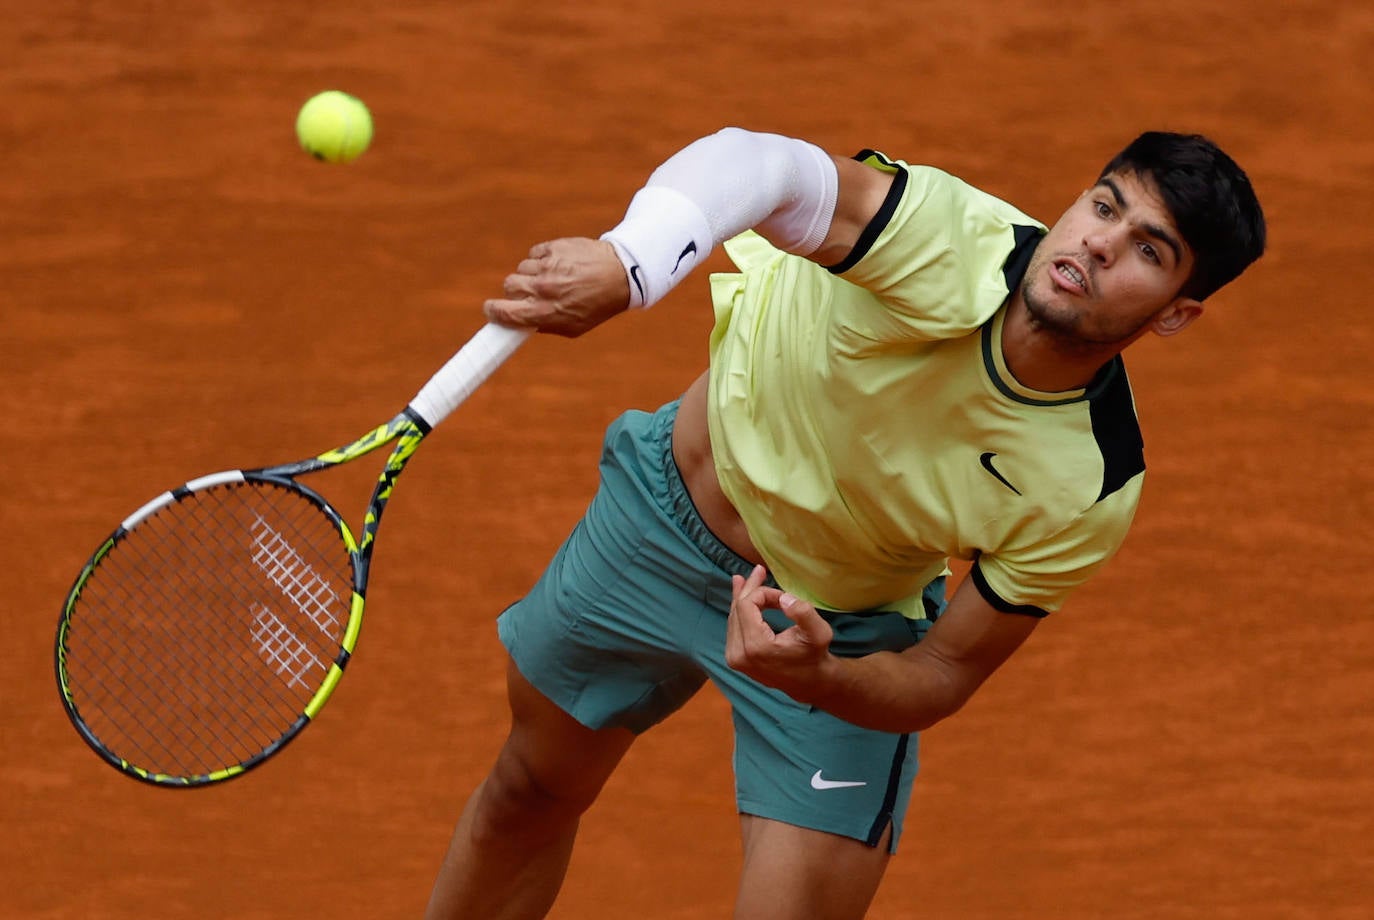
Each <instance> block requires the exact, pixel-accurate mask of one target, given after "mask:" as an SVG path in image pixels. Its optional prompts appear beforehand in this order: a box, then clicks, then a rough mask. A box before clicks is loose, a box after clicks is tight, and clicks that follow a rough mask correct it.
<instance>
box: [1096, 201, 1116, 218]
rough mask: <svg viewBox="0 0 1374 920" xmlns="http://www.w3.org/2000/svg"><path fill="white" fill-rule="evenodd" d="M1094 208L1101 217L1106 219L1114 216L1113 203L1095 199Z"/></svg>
mask: <svg viewBox="0 0 1374 920" xmlns="http://www.w3.org/2000/svg"><path fill="white" fill-rule="evenodd" d="M1093 210H1095V211H1096V212H1097V216H1098V217H1101V218H1103V219H1104V220H1105V219H1106V218H1108V217H1111V216H1112V208H1111V205H1109V204H1107V202H1105V201H1094V202H1093Z"/></svg>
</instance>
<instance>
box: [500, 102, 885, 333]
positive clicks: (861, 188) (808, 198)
mask: <svg viewBox="0 0 1374 920" xmlns="http://www.w3.org/2000/svg"><path fill="white" fill-rule="evenodd" d="M890 183H891V176H889V175H887V174H885V173H881V172H878V171H876V170H873V169H869V168H868V167H866V166H863V165H861V164H859V163H857V162H855V161H853V160H847V159H838V158H835V157H832V156H831V155H829V154H827V153H826V152H825V151H823V150H821V149H820V148H819V147H817V146H816V145H814V144H811V143H809V142H807V141H802V140H798V139H796V138H789V137H783V136H781V135H778V134H761V133H756V132H752V131H745V130H743V129H741V128H725V129H723V130H721V131H718V132H716V133H715V134H712V135H708V136H707V137H703V138H701V139H699V140H697V141H694V142H693V143H691V144H689V145H688V146H687V147H685V148H683V149H682V150H680V151H678V152H677V153H676V154H674V155H673V156H672V157H670V158H669V159H668V160H667V161H665V162H664V163H663V164H662V165H661V166H659V167H658V168H657V169H656V170H654V172H653V174H652V175H650V177H649V180H648V182H647V183H646V184H645V186H644V187H643V188H641V189H640V190H639V191H638V192H636V193H635V195H634V197H633V198H632V199H631V201H630V205H629V208H628V210H627V211H626V213H625V217H624V219H623V220H621V222H620V223H619V224H617V225H616V226H615V227H614V228H613V229H611V230H609V231H608V232H606V233H605V234H603V235H602V237H601V239H600V240H588V239H564V240H554V241H552V242H549V243H541V244H539V245H538V246H535V247H534V248H533V249H532V250H531V251H530V254H529V257H528V258H526V259H525V260H524V261H522V262H521V263H520V265H519V266H518V267H517V268H516V271H515V272H514V273H512V274H511V275H509V276H508V277H507V278H506V281H505V291H504V295H505V296H504V297H502V298H497V299H493V300H488V301H487V302H486V304H485V305H484V309H485V311H486V314H487V317H488V318H489V319H491V320H493V321H495V322H500V323H505V324H507V325H518V326H534V327H536V328H538V329H539V330H540V331H541V332H553V333H557V334H560V335H573V336H575V335H580V334H581V333H583V332H586V331H587V330H589V329H591V328H593V327H595V326H597V325H599V324H600V323H602V322H604V321H605V320H607V319H609V318H610V317H612V316H614V315H615V314H617V313H620V312H622V311H624V310H626V309H629V308H642V307H649V306H652V305H653V304H655V303H657V302H658V301H659V300H662V299H663V297H664V296H665V295H666V294H667V293H668V292H669V291H670V290H672V289H673V287H674V286H676V285H677V284H678V283H679V282H680V281H681V280H682V279H683V278H685V277H686V276H687V274H688V273H690V272H691V270H692V269H693V268H695V267H696V266H697V265H699V264H700V263H701V262H703V261H705V259H706V257H707V256H708V255H709V254H710V253H711V251H712V250H713V249H714V248H715V247H716V246H717V245H718V244H720V243H721V242H723V241H724V240H727V239H729V238H730V237H732V236H734V235H736V234H738V233H740V232H742V231H744V230H749V229H754V230H757V231H758V232H759V233H760V234H761V235H762V236H763V237H765V238H766V239H767V240H768V241H769V242H771V243H772V244H773V245H775V246H777V247H778V248H779V249H782V250H784V251H787V252H791V253H794V254H796V255H801V256H806V257H808V258H811V259H814V260H815V261H817V262H820V263H822V264H833V263H835V262H838V261H840V260H841V259H843V258H844V256H845V255H847V254H848V252H849V250H850V249H851V248H852V247H853V245H854V243H855V241H856V240H857V239H858V236H859V233H860V232H862V230H863V228H864V227H865V226H866V225H867V224H868V222H869V221H870V220H871V219H872V217H873V215H874V214H875V213H876V212H877V210H878V207H879V205H880V204H881V203H882V200H883V196H884V195H885V194H886V192H887V188H888V186H889V185H890Z"/></svg>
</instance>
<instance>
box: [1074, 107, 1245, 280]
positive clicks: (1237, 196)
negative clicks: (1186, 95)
mask: <svg viewBox="0 0 1374 920" xmlns="http://www.w3.org/2000/svg"><path fill="white" fill-rule="evenodd" d="M1114 175H1130V176H1136V177H1140V178H1148V180H1149V181H1150V183H1151V184H1152V185H1153V186H1154V188H1155V189H1156V190H1157V192H1158V194H1159V196H1160V198H1161V199H1162V201H1163V203H1164V206H1165V208H1167V209H1168V211H1169V213H1170V214H1171V215H1172V216H1173V222H1174V225H1175V226H1176V227H1177V228H1178V232H1179V233H1180V234H1181V235H1182V236H1183V239H1184V241H1185V242H1186V243H1187V244H1188V248H1189V250H1191V251H1192V254H1193V268H1192V272H1191V274H1190V275H1189V277H1188V280H1187V281H1186V282H1185V283H1184V286H1183V289H1182V291H1180V293H1181V294H1182V295H1183V296H1185V297H1190V298H1192V299H1194V300H1203V299H1205V298H1207V297H1209V296H1211V295H1212V294H1213V293H1215V292H1216V291H1217V289H1218V288H1220V287H1222V286H1223V285H1225V284H1227V283H1228V282H1230V281H1232V280H1234V279H1235V278H1236V277H1238V276H1239V275H1240V273H1241V272H1243V271H1245V269H1246V268H1247V267H1248V266H1249V265H1250V264H1251V263H1252V262H1254V261H1255V260H1256V259H1258V258H1259V257H1260V255H1262V254H1263V252H1264V244H1265V224H1264V213H1263V211H1262V210H1261V209H1260V204H1259V200H1258V199H1257V198H1256V197H1255V190H1254V188H1253V187H1252V186H1251V185H1250V180H1249V178H1248V177H1247V176H1246V175H1245V173H1244V171H1242V170H1241V168H1240V167H1239V166H1238V165H1236V162H1235V160H1233V159H1231V158H1230V157H1229V156H1227V155H1226V153H1225V152H1223V151H1222V150H1221V149H1220V148H1219V147H1217V145H1216V144H1214V143H1212V141H1210V140H1208V139H1207V138H1205V137H1203V136H1202V135H1199V134H1174V133H1170V132H1167V131H1148V132H1146V133H1144V134H1142V135H1140V136H1139V137H1137V138H1136V139H1135V140H1133V141H1131V143H1130V144H1128V145H1127V146H1126V148H1125V149H1124V150H1122V151H1121V152H1120V153H1118V154H1117V155H1116V156H1115V157H1113V158H1112V159H1111V161H1110V162H1108V163H1107V165H1106V166H1105V167H1103V169H1102V173H1101V175H1100V176H1099V180H1101V179H1105V178H1108V177H1110V176H1114Z"/></svg>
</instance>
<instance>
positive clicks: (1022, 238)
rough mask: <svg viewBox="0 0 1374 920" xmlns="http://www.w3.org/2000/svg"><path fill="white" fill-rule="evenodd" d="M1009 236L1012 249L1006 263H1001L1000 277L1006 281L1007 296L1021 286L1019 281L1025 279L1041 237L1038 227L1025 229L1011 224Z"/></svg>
mask: <svg viewBox="0 0 1374 920" xmlns="http://www.w3.org/2000/svg"><path fill="white" fill-rule="evenodd" d="M1011 234H1012V240H1013V241H1014V242H1013V244H1012V249H1011V252H1009V253H1008V254H1007V261H1005V262H1003V263H1002V277H1003V278H1005V279H1006V281H1007V293H1009V294H1010V293H1014V292H1015V291H1016V289H1017V288H1018V287H1020V286H1021V279H1022V278H1024V277H1026V269H1028V268H1030V260H1031V256H1033V255H1034V254H1035V247H1037V246H1039V245H1040V238H1041V236H1042V235H1043V234H1042V231H1041V230H1040V228H1039V227H1027V226H1024V225H1022V224H1012V227H1011Z"/></svg>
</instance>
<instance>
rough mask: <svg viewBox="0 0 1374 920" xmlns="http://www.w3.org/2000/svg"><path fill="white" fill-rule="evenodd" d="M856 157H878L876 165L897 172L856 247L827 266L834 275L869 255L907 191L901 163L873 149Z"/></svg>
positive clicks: (848, 268) (861, 158) (863, 159)
mask: <svg viewBox="0 0 1374 920" xmlns="http://www.w3.org/2000/svg"><path fill="white" fill-rule="evenodd" d="M854 159H856V160H859V161H860V162H864V161H867V160H874V159H876V161H877V162H876V163H875V164H874V165H877V166H880V167H892V168H893V169H895V173H894V174H893V176H892V187H891V188H889V189H888V190H887V197H885V198H884V199H883V203H882V205H881V206H880V207H879V208H878V213H877V214H874V215H873V219H872V220H870V221H869V222H868V226H867V227H864V229H863V232H862V233H860V234H859V239H858V240H857V241H855V243H854V248H853V249H851V250H849V255H847V256H845V257H844V258H843V259H841V260H840V261H839V262H837V263H836V264H834V265H827V266H826V271H828V272H830V273H831V274H832V275H840V274H843V273H845V272H847V271H849V270H850V269H851V268H853V267H854V266H855V265H858V264H859V260H860V259H862V258H863V257H864V256H866V255H868V250H870V249H872V248H873V244H874V243H875V242H876V241H877V239H878V234H880V233H882V232H883V228H885V227H886V226H887V222H888V221H890V220H892V215H893V213H895V212H896V210H897V205H898V203H899V202H901V200H902V193H903V192H905V191H906V178H907V172H906V170H905V169H903V168H902V167H901V166H900V165H898V164H896V163H893V162H892V161H891V160H889V159H888V158H887V157H885V156H883V155H882V154H881V153H877V152H876V151H873V150H863V151H860V152H859V154H858V155H857V156H856V157H854Z"/></svg>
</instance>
